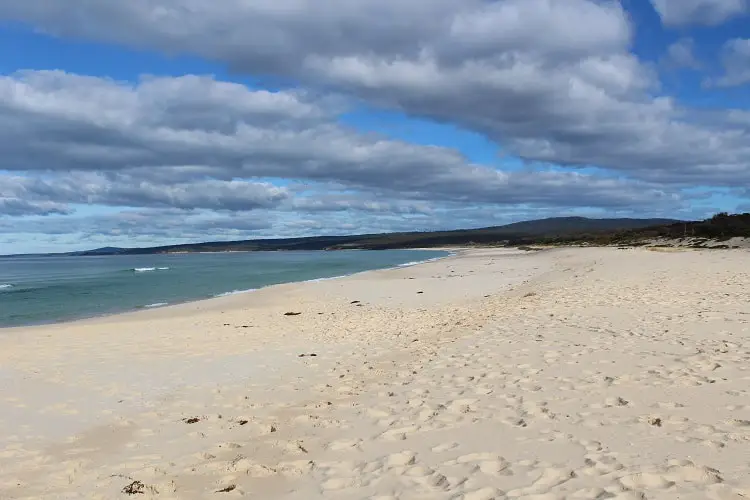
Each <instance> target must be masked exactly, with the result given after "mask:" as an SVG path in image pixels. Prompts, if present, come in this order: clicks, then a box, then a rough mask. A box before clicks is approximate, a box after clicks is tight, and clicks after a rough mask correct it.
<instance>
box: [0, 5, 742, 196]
mask: <svg viewBox="0 0 750 500" xmlns="http://www.w3.org/2000/svg"><path fill="white" fill-rule="evenodd" d="M733 1H735V2H736V0H733ZM681 2H682V0H681ZM684 3H685V4H689V5H690V6H692V7H689V8H687V7H683V8H679V5H683V3H679V4H677V3H675V4H673V3H666V2H664V3H660V8H661V10H662V11H663V12H665V13H667V14H665V16H669V17H667V18H668V19H678V18H679V17H677V16H678V13H682V14H679V15H684V12H686V11H689V12H703V10H701V9H708V7H706V6H709V3H706V2H705V1H704V2H697V3H696V0H684ZM743 3H744V2H743ZM676 4H677V5H678V7H674V5H676ZM732 5H740V4H731V3H727V2H726V1H725V2H723V3H722V2H710V6H712V7H711V9H710V13H709V14H705V13H704V14H702V15H704V16H706V17H707V18H711V16H715V14H711V13H713V12H715V11H719V12H726V13H729V12H734V11H737V9H738V8H737V7H732ZM0 16H5V17H8V18H12V19H18V20H23V21H27V22H31V23H34V24H35V25H36V26H38V27H41V28H42V29H45V30H48V31H50V32H52V33H57V34H61V35H66V36H78V37H84V38H90V39H97V40H106V41H110V42H117V43H124V44H129V45H133V46H140V47H148V48H152V49H157V50H162V51H166V52H174V51H180V52H189V53H192V54H197V55H199V56H203V57H206V58H210V59H213V60H217V61H222V62H225V63H227V64H228V65H230V66H231V68H232V69H233V70H236V71H242V72H246V73H249V74H256V75H257V74H272V75H276V76H281V77H287V78H291V79H294V80H296V81H299V82H302V84H305V85H307V86H308V87H311V88H319V87H320V86H324V88H328V89H330V88H334V89H337V90H338V91H340V92H345V93H348V94H349V95H351V96H353V97H356V98H359V99H363V100H365V101H367V102H368V103H370V104H372V105H375V106H381V107H385V108H389V109H395V110H399V111H402V112H405V113H407V114H410V115H412V116H417V117H421V118H427V119H432V120H437V121H441V122H449V123H454V124H456V125H458V126H460V127H464V128H467V129H471V130H473V131H477V132H479V133H482V134H484V135H486V136H488V137H489V138H490V139H492V140H494V141H496V142H497V143H499V144H501V145H502V146H503V148H504V150H505V152H507V153H508V154H517V155H520V156H521V157H523V158H524V159H526V160H530V161H542V162H550V163H557V164H561V165H567V166H572V167H578V166H588V165H595V166H598V167H601V168H605V169H610V170H614V171H617V172H618V173H619V174H620V175H628V176H635V177H640V178H643V179H646V180H649V181H658V182H685V183H694V182H704V183H707V184H726V183H728V182H735V181H736V177H737V176H740V177H742V178H747V177H748V175H749V174H750V167H748V165H749V164H750V138H749V137H748V136H747V135H746V134H740V133H738V131H737V130H734V129H732V128H731V127H729V126H724V127H715V126H709V125H708V124H705V123H701V122H700V121H699V120H698V119H697V116H696V114H695V113H693V112H692V111H691V110H690V109H685V108H684V107H682V106H680V105H679V103H677V102H675V101H674V100H673V99H671V98H670V97H668V96H663V95H659V81H658V76H657V75H656V74H655V73H654V71H653V70H652V68H651V67H650V66H649V65H646V64H643V63H641V61H639V60H638V58H637V57H636V56H634V55H633V54H631V53H630V44H631V41H632V40H631V37H632V27H631V25H630V20H629V18H628V15H627V13H626V12H625V11H624V10H623V8H622V7H621V5H620V3H619V2H617V1H615V0H602V1H594V0H497V1H493V2H487V1H485V0H414V1H410V2H403V1H401V0H351V1H349V2H345V3H344V4H341V3H336V4H332V3H326V4H321V3H320V2H314V1H312V0H274V1H273V2H271V1H270V0H264V1H260V0H259V1H254V2H245V1H241V0H226V1H225V2H222V3H221V4H220V5H218V4H216V3H210V2H199V1H197V0H148V1H146V0H133V1H130V2H100V1H93V0H71V1H70V2H67V3H66V4H65V6H62V5H59V4H54V3H50V2H46V1H43V0H26V1H24V2H11V1H10V0H0ZM581 26H585V27H586V29H581ZM500 28H502V29H500ZM221 123H223V122H221V121H220V122H219V125H216V126H220V125H221ZM224 126H226V124H225V125H224ZM247 130H248V129H246V128H243V129H238V131H239V132H246V131H247ZM250 130H251V131H253V132H257V131H256V130H254V129H250ZM199 132H200V133H204V132H205V131H191V133H190V134H189V133H188V132H186V131H182V132H180V134H179V137H180V138H184V142H185V143H186V144H187V143H188V142H190V143H192V144H193V146H191V147H189V148H183V147H178V148H177V150H178V151H179V150H187V151H190V154H194V155H197V157H198V158H201V161H203V158H202V156H201V155H202V154H204V151H205V147H208V146H207V145H206V146H204V150H203V151H196V149H199V148H197V147H196V145H198V144H199V143H204V144H205V143H206V142H207V141H209V140H211V139H213V136H210V137H209V136H199V135H200V134H199ZM316 134H317V136H316V137H313V136H315V135H316ZM326 134H329V135H333V137H329V136H327V135H326ZM188 135H191V137H189V138H188V137H187V136H188ZM305 135H306V138H307V139H308V140H309V141H310V142H307V143H303V144H304V146H303V147H304V148H305V149H306V152H307V153H308V154H310V152H314V151H315V147H314V146H316V144H313V143H315V142H324V141H328V140H329V139H330V140H332V141H340V142H339V145H340V147H339V148H338V149H339V152H340V153H339V154H340V155H341V156H346V155H348V156H350V157H351V155H352V154H351V152H350V150H351V149H352V148H354V149H357V150H359V151H361V152H362V153H363V154H364V150H365V149H368V153H369V154H375V153H376V152H378V151H380V150H384V149H386V147H385V145H378V146H374V145H371V144H370V145H363V144H358V145H356V146H354V145H353V144H352V143H351V141H349V142H347V141H346V140H343V139H342V137H341V136H339V135H338V132H331V131H325V130H323V129H322V128H321V127H313V128H312V129H311V131H308V132H307V133H306V134H300V135H299V136H297V137H295V138H294V139H295V140H299V139H300V138H301V137H302V136H305ZM177 139H178V136H174V137H173V138H172V139H171V140H174V141H176V142H177ZM248 139H249V141H250V142H249V143H250V144H253V143H255V144H258V143H264V142H266V141H265V138H264V137H263V136H262V135H260V134H258V133H255V134H254V135H253V134H250V136H249V137H247V138H243V144H247V143H248V142H247V141H248ZM274 139H276V138H274ZM271 143H274V144H279V142H277V141H275V140H274V141H271ZM392 146H393V144H389V145H388V148H389V152H388V155H387V156H388V157H389V158H398V157H400V158H402V159H403V155H405V154H411V153H407V152H406V149H408V146H406V145H402V146H399V152H398V154H395V155H394V154H393V151H392V150H390V148H391V147H392ZM112 147H113V148H114V146H112ZM316 147H317V146H316ZM262 149H263V148H260V147H259V148H258V151H259V154H262ZM285 150H286V154H287V156H288V157H290V158H291V157H293V156H294V154H293V152H292V151H290V148H289V147H286V149H285ZM173 153H174V152H173ZM113 154H115V155H116V156H118V157H121V158H128V155H130V154H133V153H132V152H131V151H130V150H129V149H127V145H122V146H121V147H119V148H115V149H114V150H113ZM267 154H268V155H271V156H276V155H278V154H280V151H278V149H277V150H275V151H269V152H267ZM434 154H435V155H443V153H442V152H440V153H439V152H437V151H436V152H435V153H434ZM175 156H177V155H176V154H175ZM365 156H367V155H365ZM443 156H444V155H443ZM444 157H445V156H444ZM142 160H145V159H142ZM346 160H347V159H345V158H342V161H346ZM313 161H317V160H313ZM184 163H185V162H184V161H181V162H180V164H184ZM381 168H382V167H381ZM311 170H313V169H311ZM366 170H367V169H366V168H365V167H363V166H361V165H360V166H359V167H358V169H357V173H358V174H359V175H358V178H359V179H360V180H362V179H363V177H364V176H363V175H362V174H363V173H364V171H366ZM414 171H415V176H414V177H415V178H418V179H425V178H426V175H427V176H430V175H432V174H429V170H424V169H422V168H415V169H414ZM727 174H728V175H727ZM263 175H268V174H267V173H266V174H263ZM373 175H375V172H373ZM387 176H388V171H387V169H386V170H381V171H380V172H378V173H377V174H376V177H374V178H373V179H371V180H370V182H375V179H376V178H380V179H383V178H386V177H387ZM322 179H323V177H321V180H322Z"/></svg>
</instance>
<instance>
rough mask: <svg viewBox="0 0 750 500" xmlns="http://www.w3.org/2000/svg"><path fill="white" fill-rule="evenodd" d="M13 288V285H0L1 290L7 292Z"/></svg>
mask: <svg viewBox="0 0 750 500" xmlns="http://www.w3.org/2000/svg"><path fill="white" fill-rule="evenodd" d="M8 288H13V283H0V290H7V289H8Z"/></svg>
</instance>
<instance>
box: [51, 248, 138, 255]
mask: <svg viewBox="0 0 750 500" xmlns="http://www.w3.org/2000/svg"><path fill="white" fill-rule="evenodd" d="M125 252H127V249H125V248H118V247H103V248H96V249H94V250H84V251H83V252H70V253H68V254H66V255H117V254H121V253H125Z"/></svg>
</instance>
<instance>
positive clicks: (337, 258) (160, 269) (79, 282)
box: [0, 250, 448, 327]
mask: <svg viewBox="0 0 750 500" xmlns="http://www.w3.org/2000/svg"><path fill="white" fill-rule="evenodd" d="M446 255H448V253H447V252H440V251H422V250H382V251H365V250H351V251H348V250H346V251H333V252H323V251H319V252H301V251H294V252H247V253H245V252H237V253H205V254H164V255H114V256H92V257H60V256H56V257H13V258H0V327H9V326H24V325H34V324H43V323H55V322H60V321H66V320H73V319H80V318H88V317H94V316H102V315H108V314H116V313H120V312H126V311H134V310H138V309H145V308H154V307H163V306H166V305H169V304H178V303H182V302H189V301H194V300H200V299H206V298H210V297H219V296H222V295H227V294H233V293H243V292H251V291H253V290H255V289H258V288H262V287H265V286H269V285H275V284H279V283H290V282H296V281H309V280H318V279H326V278H334V277H339V276H346V275H350V274H354V273H358V272H362V271H369V270H374V269H385V268H391V267H397V266H404V265H411V264H414V263H417V262H421V261H425V260H430V259H435V258H440V257H444V256H446Z"/></svg>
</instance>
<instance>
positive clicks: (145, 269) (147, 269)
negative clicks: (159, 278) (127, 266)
mask: <svg viewBox="0 0 750 500" xmlns="http://www.w3.org/2000/svg"><path fill="white" fill-rule="evenodd" d="M131 271H133V272H134V273H150V272H153V271H169V268H168V267H134V268H133V269H131Z"/></svg>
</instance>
